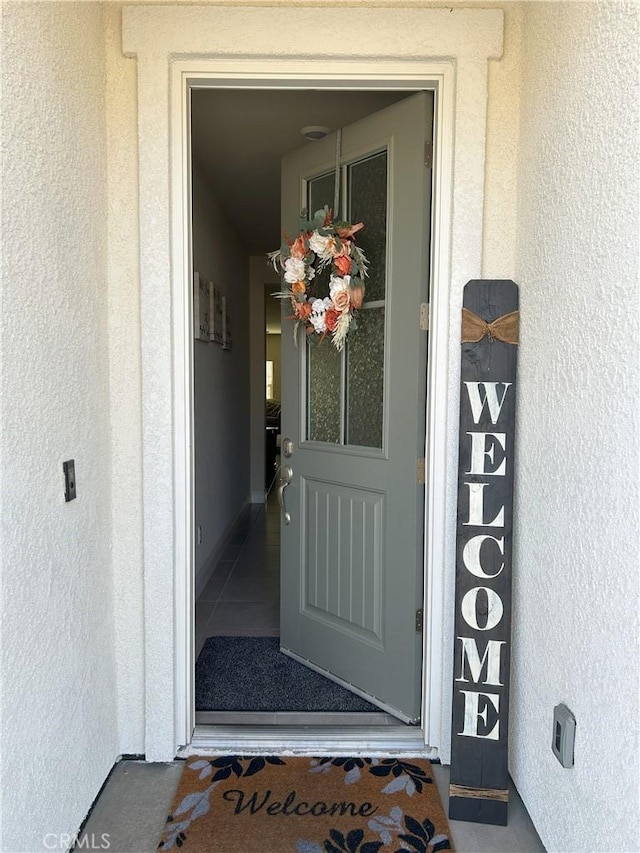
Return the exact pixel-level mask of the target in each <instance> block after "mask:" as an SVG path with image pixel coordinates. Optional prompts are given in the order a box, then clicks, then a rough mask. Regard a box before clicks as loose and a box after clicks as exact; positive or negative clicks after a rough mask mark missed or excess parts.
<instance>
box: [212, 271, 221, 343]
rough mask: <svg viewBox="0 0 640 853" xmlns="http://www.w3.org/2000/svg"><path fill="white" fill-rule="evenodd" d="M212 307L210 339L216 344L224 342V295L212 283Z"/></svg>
mask: <svg viewBox="0 0 640 853" xmlns="http://www.w3.org/2000/svg"><path fill="white" fill-rule="evenodd" d="M210 296H211V307H210V311H209V318H210V321H209V323H210V325H209V340H211V341H213V342H214V343H215V344H222V299H223V296H222V294H221V293H220V291H219V290H218V288H217V287H216V286H215V284H213V283H212V284H211V290H210Z"/></svg>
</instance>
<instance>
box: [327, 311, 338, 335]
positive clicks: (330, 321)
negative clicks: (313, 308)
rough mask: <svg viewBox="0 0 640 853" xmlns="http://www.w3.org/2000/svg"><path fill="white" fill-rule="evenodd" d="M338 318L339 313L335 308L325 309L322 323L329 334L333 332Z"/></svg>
mask: <svg viewBox="0 0 640 853" xmlns="http://www.w3.org/2000/svg"><path fill="white" fill-rule="evenodd" d="M340 317H341V314H340V312H339V311H336V309H335V308H327V313H326V314H325V315H324V322H325V324H326V326H327V330H328V331H329V332H335V330H336V326H337V325H338V320H339V319H340Z"/></svg>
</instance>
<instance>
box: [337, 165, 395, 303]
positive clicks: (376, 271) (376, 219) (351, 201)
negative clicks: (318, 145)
mask: <svg viewBox="0 0 640 853" xmlns="http://www.w3.org/2000/svg"><path fill="white" fill-rule="evenodd" d="M347 186H348V192H349V197H348V211H349V213H348V216H347V219H348V220H349V222H353V223H355V222H364V224H365V227H364V228H363V229H362V231H359V232H358V233H357V234H356V243H357V244H358V246H360V248H361V249H362V251H363V252H364V253H365V255H366V256H367V259H368V261H369V277H368V278H367V281H366V292H365V297H364V298H365V300H366V301H367V302H373V301H377V300H379V299H384V296H385V279H386V264H387V152H386V151H382V152H381V153H380V154H375V155H374V156H373V157H368V158H367V159H366V160H360V161H359V162H357V163H352V164H351V165H350V166H349V176H348V181H347Z"/></svg>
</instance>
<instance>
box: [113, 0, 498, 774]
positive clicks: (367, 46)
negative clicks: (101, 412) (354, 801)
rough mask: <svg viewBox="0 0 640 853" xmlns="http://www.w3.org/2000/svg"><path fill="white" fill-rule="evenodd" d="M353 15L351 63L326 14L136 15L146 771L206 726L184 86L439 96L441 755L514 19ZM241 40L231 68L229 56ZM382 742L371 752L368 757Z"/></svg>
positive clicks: (433, 502) (434, 470)
mask: <svg viewBox="0 0 640 853" xmlns="http://www.w3.org/2000/svg"><path fill="white" fill-rule="evenodd" d="M347 12H348V15H349V17H350V18H352V22H351V23H352V26H353V27H354V31H356V32H358V39H356V40H355V42H356V47H355V55H354V53H352V54H351V55H350V56H349V57H344V56H341V55H340V53H339V50H338V49H337V48H336V50H337V53H336V51H335V50H334V51H333V52H332V54H331V55H330V56H327V57H326V58H323V60H322V62H318V61H317V59H318V57H317V56H316V54H315V51H317V49H318V48H317V45H318V44H319V42H318V40H317V39H309V40H308V43H306V42H305V43H303V44H301V43H300V41H301V40H300V38H299V34H300V32H309V31H312V30H313V29H314V26H315V29H317V30H321V29H322V27H323V26H324V15H325V14H326V11H323V10H322V9H320V8H317V7H316V8H314V7H296V8H287V9H282V8H277V9H274V8H271V9H262V8H257V7H255V6H254V7H253V8H252V9H247V8H245V7H234V8H230V7H211V6H198V7H188V6H180V7H166V6H165V7H163V6H155V7H152V6H133V7H125V9H124V12H123V46H124V51H125V53H128V54H135V55H137V57H138V119H139V122H138V125H139V158H140V159H139V166H140V246H141V307H142V317H143V318H145V317H146V318H148V320H149V321H148V322H143V323H142V329H141V338H142V388H143V390H142V397H143V399H142V412H143V507H144V509H143V519H144V527H143V537H144V573H145V585H144V613H145V688H146V689H145V697H146V707H145V711H146V713H145V731H146V739H145V752H146V757H147V760H167V759H169V758H171V757H173V755H174V754H175V751H176V748H177V747H178V746H180V745H183V744H188V743H190V741H191V738H192V734H193V722H194V719H193V713H194V712H193V665H194V660H193V630H192V619H193V616H192V613H193V577H192V571H191V567H192V561H193V530H192V526H193V522H192V513H193V470H192V422H193V399H192V384H191V376H192V361H193V344H192V333H191V330H192V323H191V298H190V293H191V282H190V277H191V257H190V248H189V245H188V235H189V228H190V190H189V183H190V162H189V138H188V122H187V121H186V120H185V119H186V117H187V115H188V98H189V91H190V88H191V87H193V86H201V85H218V86H228V87H234V88H235V87H239V86H241V87H248V88H259V87H264V88H278V87H282V88H292V87H297V86H300V85H305V84H306V85H307V86H308V85H311V84H313V85H314V86H316V85H317V86H318V87H322V88H346V89H357V88H373V89H381V88H386V87H393V88H400V89H423V88H434V89H435V90H436V117H435V128H436V145H435V170H434V173H435V185H434V199H433V205H432V232H433V240H432V273H431V277H432V295H431V298H432V302H431V329H430V345H429V367H428V379H427V381H428V389H429V399H428V412H427V436H426V439H425V441H426V460H427V502H426V508H425V565H426V580H425V625H426V630H425V635H424V644H425V652H424V670H423V703H424V707H423V736H422V743H423V744H425V745H430V746H433V747H436V748H439V749H440V753H441V755H442V756H443V757H445V758H446V754H447V743H448V716H449V713H448V712H449V709H450V687H449V686H448V681H449V679H448V678H447V675H446V672H445V667H444V665H443V661H446V660H448V655H447V651H446V650H447V648H448V647H450V646H452V644H453V634H452V614H450V613H446V614H445V612H444V601H445V589H446V586H447V584H453V577H454V568H455V566H454V560H455V556H454V542H455V539H454V534H455V483H456V473H457V472H456V464H457V459H456V456H455V448H456V446H457V435H456V429H457V418H456V412H457V393H458V366H459V358H460V354H459V333H458V326H459V316H460V314H459V308H460V305H461V298H462V287H463V286H464V284H465V283H466V281H467V280H469V279H470V278H478V277H480V274H481V268H482V267H481V262H482V231H483V201H484V151H485V134H486V96H487V59H488V58H497V57H499V56H500V54H501V52H502V12H501V11H500V10H480V9H473V10H470V9H461V10H453V11H450V10H448V9H446V10H443V9H410V10H408V9H403V10H402V16H401V19H400V22H399V23H398V22H397V21H396V18H395V15H396V14H397V10H393V9H378V8H358V9H353V8H352V9H349V10H347ZM259 19H260V20H259ZM314 22H315V23H314ZM310 26H311V30H310V29H309V27H310ZM230 27H231V28H233V33H234V39H233V49H234V50H235V51H236V52H237V53H236V56H235V57H234V56H229V55H228V51H229V28H230ZM394 32H396V33H397V35H398V38H397V39H395V40H394V43H393V48H392V50H391V52H393V53H395V54H396V55H399V56H400V57H402V56H403V55H406V57H407V59H402V58H399V59H394V60H389V59H388V56H389V52H390V46H389V33H394ZM235 36H237V38H236V37H235ZM283 45H295V48H296V54H297V56H296V58H288V57H283V56H282V50H283V47H282V46H283ZM349 47H350V49H353V48H354V43H353V41H352V42H351V43H350V45H349ZM305 53H307V54H308V58H306V59H305V58H304V57H301V56H300V55H301V54H305ZM443 56H444V57H447V59H446V60H442V59H441V57H443ZM185 57H186V58H185ZM238 57H242V58H238ZM372 57H373V58H375V57H378V59H377V60H375V61H372ZM409 57H410V58H409ZM416 57H419V58H418V59H416ZM309 58H311V59H315V60H316V62H315V63H314V65H313V66H312V65H311V64H310V61H309ZM310 67H313V68H314V72H313V73H311V72H310V70H309V69H310ZM316 68H320V69H321V70H320V71H316V70H315V69H316ZM165 95H166V100H164V96H165ZM167 178H168V180H167ZM149 318H153V320H151V319H149ZM416 321H417V320H416ZM283 734H284V733H283ZM283 740H284V738H283ZM285 742H286V741H285ZM289 742H290V741H289ZM313 743H314V742H313V741H309V743H308V744H307V746H308V747H309V748H313ZM267 746H268V748H269V749H271V750H272V749H273V748H274V744H273V742H270V743H269V744H266V743H265V747H267ZM372 747H375V744H371V743H366V742H365V741H363V749H367V750H368V751H371V748H372Z"/></svg>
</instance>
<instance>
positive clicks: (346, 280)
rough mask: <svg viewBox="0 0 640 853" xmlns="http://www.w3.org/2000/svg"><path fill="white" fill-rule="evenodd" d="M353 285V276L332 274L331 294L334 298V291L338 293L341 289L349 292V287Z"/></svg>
mask: <svg viewBox="0 0 640 853" xmlns="http://www.w3.org/2000/svg"><path fill="white" fill-rule="evenodd" d="M350 286H351V276H350V275H345V276H338V275H332V276H331V278H330V279H329V295H330V296H331V298H332V299H333V295H334V293H337V292H338V291H339V290H346V291H347V293H348V292H349V288H350Z"/></svg>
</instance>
